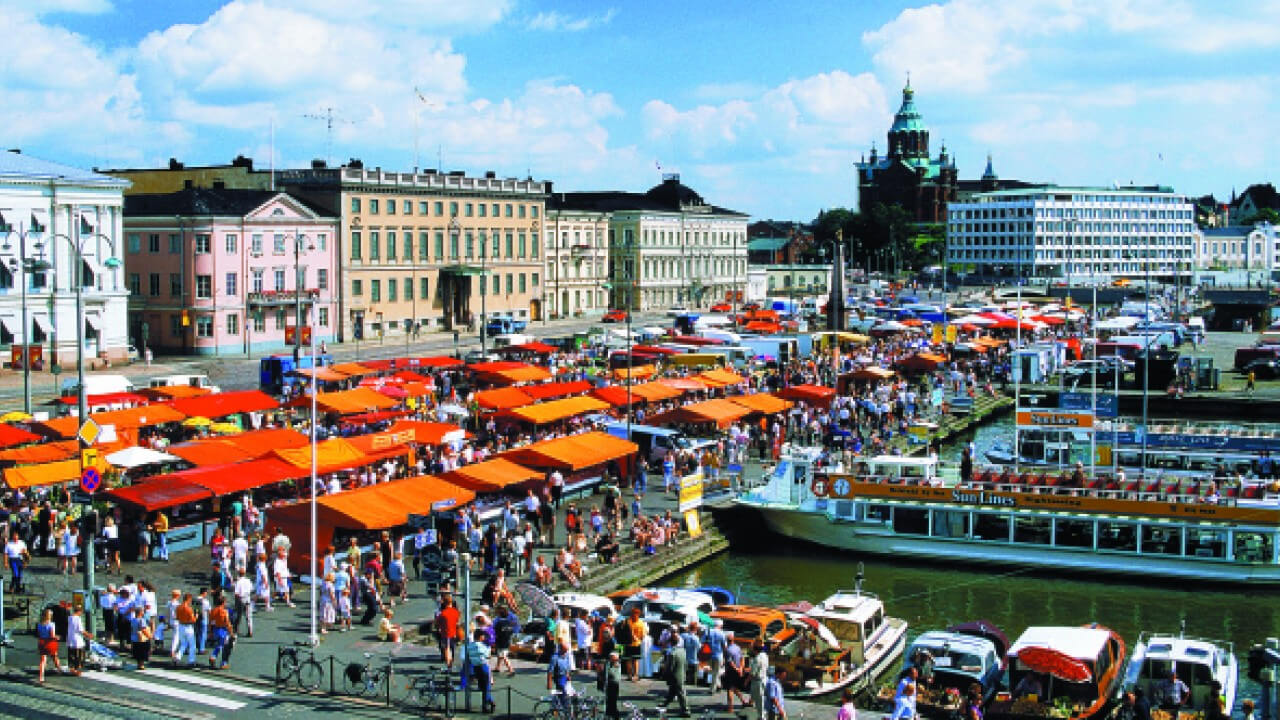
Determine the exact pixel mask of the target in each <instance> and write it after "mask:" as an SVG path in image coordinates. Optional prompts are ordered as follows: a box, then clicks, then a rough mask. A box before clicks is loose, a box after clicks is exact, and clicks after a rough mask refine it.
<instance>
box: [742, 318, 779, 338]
mask: <svg viewBox="0 0 1280 720" xmlns="http://www.w3.org/2000/svg"><path fill="white" fill-rule="evenodd" d="M742 329H743V330H746V331H747V332H758V333H765V334H767V335H772V334H775V333H780V332H782V325H780V324H778V323H776V322H769V321H767V320H751V321H749V322H748V323H747V324H746V325H743V326H742Z"/></svg>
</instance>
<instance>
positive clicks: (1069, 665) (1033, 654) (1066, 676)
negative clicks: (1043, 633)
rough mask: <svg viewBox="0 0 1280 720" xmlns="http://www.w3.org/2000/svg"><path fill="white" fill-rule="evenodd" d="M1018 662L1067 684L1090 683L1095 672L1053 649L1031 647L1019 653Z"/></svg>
mask: <svg viewBox="0 0 1280 720" xmlns="http://www.w3.org/2000/svg"><path fill="white" fill-rule="evenodd" d="M1018 661H1019V662H1021V663H1022V664H1023V665H1025V666H1027V667H1028V668H1030V669H1031V670H1035V671H1036V672H1041V673H1045V674H1046V675H1052V676H1053V677H1056V678H1058V679H1059V680H1066V681H1067V682H1077V683H1082V682H1089V681H1090V680H1092V679H1093V672H1092V671H1090V670H1089V666H1088V665H1086V664H1084V663H1083V662H1081V661H1080V660H1077V659H1075V658H1073V657H1071V656H1070V655H1067V654H1065V653H1063V652H1061V651H1059V650H1054V649H1053V648H1047V647H1039V646H1034V645H1033V646H1031V647H1025V648H1022V649H1021V650H1019V651H1018Z"/></svg>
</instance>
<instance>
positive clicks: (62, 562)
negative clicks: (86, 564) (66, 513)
mask: <svg viewBox="0 0 1280 720" xmlns="http://www.w3.org/2000/svg"><path fill="white" fill-rule="evenodd" d="M69 532H71V530H70V529H69V528H68V527H67V526H66V525H60V526H58V528H57V529H56V530H54V531H53V537H54V541H53V542H54V548H55V549H56V550H57V552H58V572H60V573H62V574H63V575H66V574H67V534H68V533H69Z"/></svg>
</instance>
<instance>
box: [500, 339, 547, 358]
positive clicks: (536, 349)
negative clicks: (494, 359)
mask: <svg viewBox="0 0 1280 720" xmlns="http://www.w3.org/2000/svg"><path fill="white" fill-rule="evenodd" d="M496 351H497V352H500V353H515V352H531V353H536V354H538V355H550V354H551V353H553V352H556V351H557V348H556V347H555V346H553V345H548V344H546V343H544V342H537V341H535V342H527V343H524V344H522V345H508V346H506V347H503V348H497V350H496Z"/></svg>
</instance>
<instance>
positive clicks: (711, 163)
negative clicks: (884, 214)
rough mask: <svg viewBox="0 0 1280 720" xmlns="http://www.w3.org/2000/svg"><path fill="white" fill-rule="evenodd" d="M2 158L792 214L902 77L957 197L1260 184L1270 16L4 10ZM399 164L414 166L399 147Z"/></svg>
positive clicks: (499, 3)
mask: <svg viewBox="0 0 1280 720" xmlns="http://www.w3.org/2000/svg"><path fill="white" fill-rule="evenodd" d="M0 27H6V28H9V29H10V30H11V31H12V36H14V37H21V38H23V42H22V43H21V44H19V45H12V46H11V48H10V50H9V51H7V52H6V53H4V54H3V56H2V57H0V93H3V97H5V99H6V103H5V107H4V110H3V111H2V112H3V113H4V115H5V118H4V119H5V123H4V127H5V135H4V136H3V143H4V145H5V146H6V147H21V148H23V149H24V150H25V151H26V152H29V153H32V154H35V155H40V156H42V157H46V158H48V159H53V160H59V161H63V162H69V163H72V164H78V165H83V166H99V167H123V166H134V167H136V166H148V165H157V164H162V163H164V162H167V160H168V158H170V157H177V158H179V159H181V160H183V161H184V162H187V163H188V164H215V163H223V162H226V161H228V160H230V158H232V157H234V156H235V155H236V154H240V153H243V154H246V155H249V156H252V157H254V158H255V159H256V160H257V161H258V162H259V164H260V165H261V166H265V165H266V164H267V163H268V158H269V156H270V153H271V145H270V129H269V128H270V127H271V125H272V123H273V122H274V125H275V128H276V143H275V161H276V164H277V166H279V167H285V166H296V165H300V164H305V163H307V162H309V161H310V159H311V158H313V157H324V156H325V154H326V151H327V150H326V149H327V147H328V141H327V137H326V133H325V129H324V123H323V121H320V120H315V119H311V118H307V117H305V116H307V115H318V114H322V113H324V111H325V108H328V107H332V108H334V113H335V115H336V116H337V117H338V118H339V120H340V121H339V122H338V123H337V124H336V125H335V130H334V133H333V138H332V157H333V159H334V160H344V159H346V158H349V157H359V158H361V159H362V160H364V161H365V163H366V165H368V166H381V167H384V168H387V169H397V170H407V169H409V168H411V167H412V166H413V165H414V164H415V158H416V161H417V164H418V165H419V166H421V167H434V166H435V165H436V164H437V158H440V159H441V161H442V162H443V165H444V166H445V168H446V169H461V170H466V171H467V172H469V173H478V172H482V171H485V170H494V171H496V172H497V173H498V174H499V175H503V176H507V175H518V176H523V175H525V174H526V173H532V174H533V175H534V176H535V177H537V178H540V179H549V180H553V181H554V182H555V187H556V189H558V190H587V189H625V190H643V189H645V188H647V187H649V186H650V185H652V184H653V183H654V182H656V181H657V180H658V178H659V171H658V169H657V166H658V165H659V164H660V165H661V166H662V169H663V170H664V171H677V172H680V173H681V175H682V178H683V179H684V181H685V182H686V183H687V184H689V185H691V186H692V187H694V188H696V189H698V190H699V191H700V192H701V193H702V194H703V196H704V197H705V198H707V199H708V200H709V201H711V202H714V203H716V204H720V205H725V206H728V207H732V208H734V209H738V210H742V211H744V212H747V213H750V214H752V215H754V216H756V217H778V218H797V219H809V218H812V217H813V216H814V215H815V214H816V213H817V212H818V211H819V210H820V209H822V208H826V207H833V206H839V205H854V204H855V203H856V201H857V200H856V189H855V179H854V171H853V167H852V163H854V162H855V161H857V160H858V159H859V157H861V156H862V155H863V154H864V153H866V152H867V151H868V150H869V148H870V147H871V144H872V143H873V142H875V143H876V145H877V147H878V148H880V149H881V150H882V151H883V149H884V142H885V141H884V136H885V131H886V130H887V128H888V125H889V122H890V120H891V116H892V113H893V111H894V110H895V109H896V108H897V106H898V103H899V101H900V97H901V96H900V93H901V88H902V84H903V81H904V79H905V77H906V75H907V73H908V72H910V73H911V79H912V85H913V86H914V87H915V88H916V90H917V105H918V107H919V108H920V110H921V112H922V113H923V114H924V118H925V121H926V123H927V124H928V125H929V126H930V129H931V132H932V149H933V151H934V153H935V154H936V152H937V151H938V149H939V147H940V145H941V143H942V142H943V141H944V140H945V142H946V143H947V146H948V149H949V150H950V151H951V153H952V154H953V155H954V156H955V157H957V159H958V163H959V166H960V175H961V177H977V176H978V175H979V174H980V173H981V171H982V166H983V164H984V160H985V156H986V154H987V153H988V152H990V153H992V154H993V156H994V158H995V167H996V170H997V172H998V173H999V174H1000V175H1001V176H1003V177H1008V178H1018V179H1024V180H1040V181H1050V182H1057V183H1064V184H1065V183H1084V184H1110V183H1113V182H1129V181H1133V182H1139V183H1151V182H1159V183H1163V184H1169V185H1173V186H1174V187H1175V188H1176V189H1178V190H1180V191H1183V192H1186V193H1189V194H1197V195H1198V194H1202V193H1207V192H1213V193H1216V194H1218V195H1219V196H1220V197H1223V196H1226V195H1229V194H1230V192H1231V190H1232V188H1237V189H1243V188H1244V187H1245V186H1247V185H1248V184H1249V183H1252V182H1265V181H1271V182H1275V181H1277V180H1278V179H1277V178H1276V171H1275V168H1276V166H1277V163H1278V162H1280V152H1277V147H1276V141H1275V127H1276V123H1275V121H1274V117H1275V116H1276V114H1277V111H1280V78H1278V76H1277V73H1278V72H1280V71H1278V70H1277V68H1280V32H1277V31H1276V28H1277V27H1280V0H1257V1H1256V2H1251V3H1248V4H1236V3H1210V2H1188V1H1186V0H1160V1H1157V0H985V1H979V0H950V1H949V2H939V3H935V4H922V3H902V2H887V1H878V0H876V1H873V0H865V1H860V2H851V1H849V0H843V1H836V0H809V1H807V2H803V3H760V2H741V0H737V1H735V0H700V1H699V2H688V1H687V0H683V1H668V0H649V1H647V2H634V1H633V2H616V3H610V2H609V0H599V1H597V2H576V1H575V2H548V1H546V0H527V1H526V0H465V1H463V2H459V0H382V1H379V0H364V1H363V2H353V1H348V0H232V1H231V2H224V1H213V0H182V2H160V1H157V0H43V1H40V0H0ZM415 147H416V152H415Z"/></svg>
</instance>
